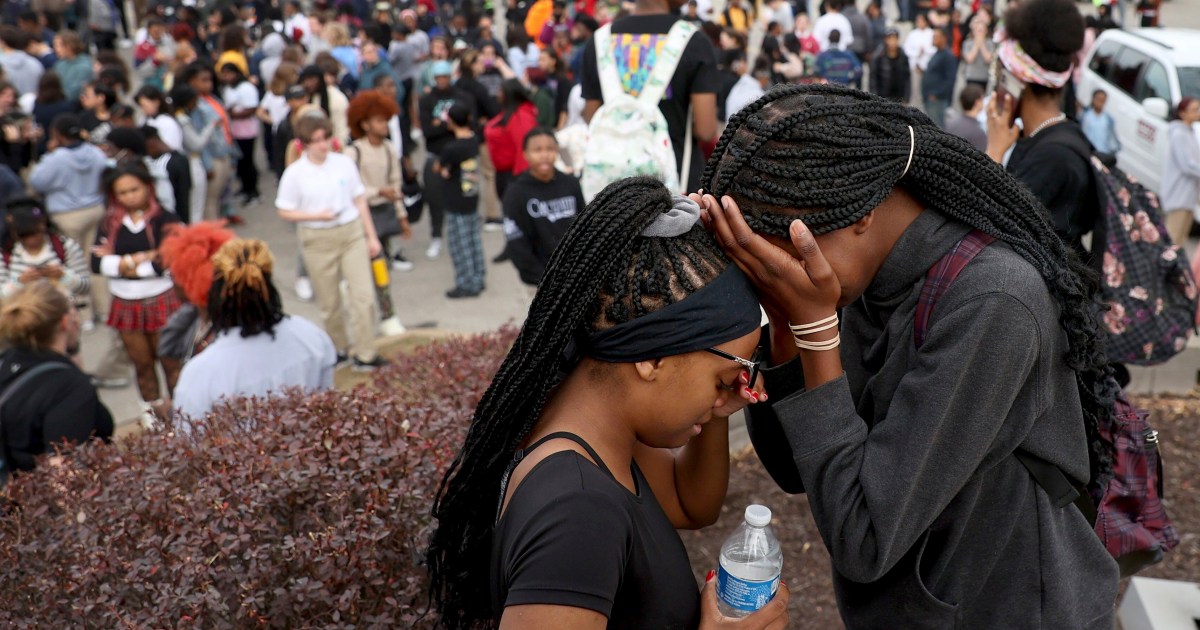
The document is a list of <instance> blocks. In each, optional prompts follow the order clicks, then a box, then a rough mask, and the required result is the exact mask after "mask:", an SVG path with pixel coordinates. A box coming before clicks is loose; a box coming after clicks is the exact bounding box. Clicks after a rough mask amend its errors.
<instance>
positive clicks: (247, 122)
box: [221, 63, 261, 206]
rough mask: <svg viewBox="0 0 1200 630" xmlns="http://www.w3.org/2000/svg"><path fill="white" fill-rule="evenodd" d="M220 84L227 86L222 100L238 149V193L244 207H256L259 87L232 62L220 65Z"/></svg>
mask: <svg viewBox="0 0 1200 630" xmlns="http://www.w3.org/2000/svg"><path fill="white" fill-rule="evenodd" d="M221 84H222V85H224V86H225V88H224V90H223V91H222V95H221V100H222V101H223V102H224V105H225V109H226V111H228V112H229V131H230V133H231V134H232V135H233V140H234V142H236V143H237V146H238V154H239V156H238V161H237V175H238V179H239V180H241V187H242V189H241V191H240V192H239V193H238V194H239V195H241V196H242V199H241V202H242V205H244V206H251V205H255V204H257V203H258V202H259V201H261V198H260V197H259V196H258V166H256V165H255V164H254V145H255V143H256V142H257V141H258V132H259V128H260V127H261V125H260V124H259V122H258V119H257V118H255V117H254V112H255V111H257V110H258V88H256V87H254V84H253V83H250V81H249V79H247V78H246V75H244V74H242V71H241V69H240V68H239V67H238V66H237V65H236V64H233V63H227V64H225V65H223V66H221Z"/></svg>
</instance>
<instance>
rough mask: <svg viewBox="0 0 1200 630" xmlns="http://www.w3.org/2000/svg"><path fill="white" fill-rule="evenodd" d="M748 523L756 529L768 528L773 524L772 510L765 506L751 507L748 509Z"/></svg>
mask: <svg viewBox="0 0 1200 630" xmlns="http://www.w3.org/2000/svg"><path fill="white" fill-rule="evenodd" d="M746 523H748V524H750V525H753V526H754V527H766V526H767V525H770V524H771V508H769V507H767V506H765V505H750V506H747V507H746Z"/></svg>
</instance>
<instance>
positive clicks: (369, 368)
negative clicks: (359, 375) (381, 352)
mask: <svg viewBox="0 0 1200 630" xmlns="http://www.w3.org/2000/svg"><path fill="white" fill-rule="evenodd" d="M387 364H388V362H387V360H386V359H384V358H383V357H381V356H376V357H375V358H374V359H371V360H370V361H363V360H362V359H360V358H358V357H354V364H353V365H352V366H350V369H351V370H353V371H355V372H374V371H375V370H376V369H377V368H381V367H383V366H385V365H387Z"/></svg>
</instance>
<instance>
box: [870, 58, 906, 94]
mask: <svg viewBox="0 0 1200 630" xmlns="http://www.w3.org/2000/svg"><path fill="white" fill-rule="evenodd" d="M871 92H873V93H875V94H878V95H879V96H882V97H883V98H886V99H888V100H890V101H896V102H898V103H907V102H908V99H909V97H910V95H911V94H912V70H911V69H910V68H909V67H908V55H905V54H904V51H903V50H898V51H897V54H896V57H895V58H892V57H888V54H887V49H886V48H884V47H880V48H879V50H877V51H875V59H874V60H873V61H872V62H871Z"/></svg>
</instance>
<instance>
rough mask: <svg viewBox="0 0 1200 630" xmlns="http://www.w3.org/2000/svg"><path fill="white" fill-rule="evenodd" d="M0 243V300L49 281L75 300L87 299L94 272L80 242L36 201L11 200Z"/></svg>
mask: <svg viewBox="0 0 1200 630" xmlns="http://www.w3.org/2000/svg"><path fill="white" fill-rule="evenodd" d="M4 223H5V227H6V228H7V230H6V234H5V236H4V240H3V242H2V243H0V256H2V258H0V260H2V264H0V298H7V297H9V296H10V295H12V294H14V293H16V292H17V291H18V290H20V288H21V287H23V286H25V285H26V284H28V283H30V282H34V281H36V280H48V281H50V283H51V284H53V285H55V286H56V287H58V288H59V289H60V290H61V291H62V292H63V293H65V294H67V295H70V296H71V297H72V298H74V299H76V300H85V299H87V295H88V291H89V289H90V288H91V275H92V272H91V270H90V269H88V258H87V256H86V255H85V254H84V252H83V248H82V247H80V246H79V243H77V242H75V240H74V239H72V238H71V237H69V236H67V235H65V234H63V233H62V232H61V231H59V229H58V228H57V227H55V226H54V224H52V223H51V222H50V214H49V213H48V212H46V211H45V210H43V209H42V207H41V204H39V203H38V202H37V201H36V200H34V199H11V200H9V201H8V204H7V214H6V216H5V217H4Z"/></svg>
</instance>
